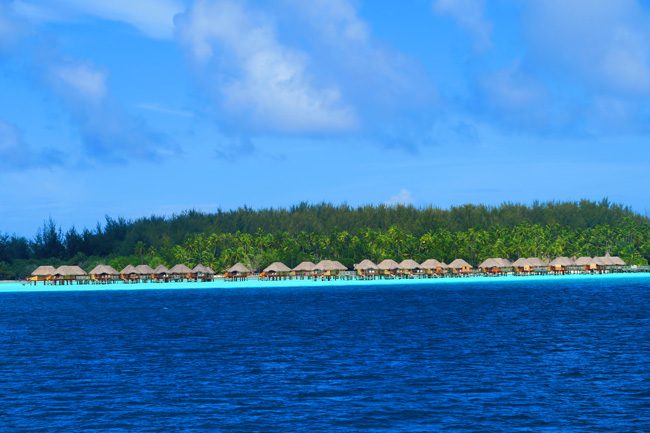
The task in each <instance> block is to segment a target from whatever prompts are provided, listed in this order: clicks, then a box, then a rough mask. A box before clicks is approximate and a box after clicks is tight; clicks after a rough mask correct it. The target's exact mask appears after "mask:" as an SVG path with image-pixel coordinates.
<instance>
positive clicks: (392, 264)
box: [377, 259, 399, 276]
mask: <svg viewBox="0 0 650 433" xmlns="http://www.w3.org/2000/svg"><path fill="white" fill-rule="evenodd" d="M377 268H378V269H379V272H380V273H381V274H382V275H383V276H393V275H395V274H397V271H398V270H399V263H397V262H396V261H395V260H393V259H384V260H382V261H381V262H379V263H378V264H377Z"/></svg>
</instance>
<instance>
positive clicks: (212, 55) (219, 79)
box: [177, 0, 356, 133]
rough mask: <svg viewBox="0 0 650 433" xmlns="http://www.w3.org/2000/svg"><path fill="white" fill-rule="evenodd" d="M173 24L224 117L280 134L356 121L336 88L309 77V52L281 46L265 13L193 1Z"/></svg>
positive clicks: (223, 1) (222, 0) (224, 2)
mask: <svg viewBox="0 0 650 433" xmlns="http://www.w3.org/2000/svg"><path fill="white" fill-rule="evenodd" d="M177 25H178V29H179V30H178V32H179V33H178V34H179V37H180V39H181V40H182V41H183V43H184V44H185V45H186V46H187V47H188V48H189V49H190V50H191V52H192V54H193V57H194V59H195V61H196V62H197V64H198V65H199V68H201V70H202V73H203V74H205V76H206V78H207V80H208V81H209V82H210V83H211V85H212V86H213V87H212V91H213V92H214V96H215V97H216V99H217V101H218V104H219V106H220V108H221V109H222V111H223V113H225V114H226V115H227V116H229V117H230V118H231V120H235V121H236V122H241V123H242V124H244V125H246V126H247V127H248V128H252V129H254V130H258V131H271V132H285V133H313V132H316V133H319V132H329V131H342V130H348V129H350V128H352V127H354V125H355V124H356V116H355V113H354V110H353V109H352V108H351V107H350V106H348V105H347V104H346V103H345V102H344V101H343V97H342V95H341V93H340V91H339V89H338V88H337V87H336V86H334V85H331V84H330V85H326V84H319V83H317V82H316V80H315V79H314V77H313V75H312V74H311V73H310V71H309V56H308V55H307V54H306V53H304V52H302V51H299V50H297V49H293V48H291V47H288V46H286V45H284V44H282V43H281V42H280V41H279V40H278V38H277V35H276V32H275V30H274V28H273V25H272V24H271V21H270V19H269V18H268V17H266V16H264V15H262V14H255V13H251V12H250V11H247V10H245V9H244V7H243V6H242V3H240V2H233V1H228V0H215V1H210V0H198V1H196V2H195V3H194V5H193V6H192V7H191V9H190V10H189V11H188V12H187V13H186V14H184V15H183V16H179V17H178V19H177Z"/></svg>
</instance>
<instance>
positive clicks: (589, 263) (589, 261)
mask: <svg viewBox="0 0 650 433" xmlns="http://www.w3.org/2000/svg"><path fill="white" fill-rule="evenodd" d="M575 265H576V266H577V267H579V268H581V269H582V270H585V271H594V270H596V269H597V268H598V265H597V264H596V263H595V262H594V259H593V258H591V257H578V258H577V259H576V260H575Z"/></svg>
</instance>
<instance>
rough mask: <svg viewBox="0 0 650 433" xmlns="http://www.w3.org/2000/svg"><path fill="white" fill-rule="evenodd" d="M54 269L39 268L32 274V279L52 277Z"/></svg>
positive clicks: (52, 267) (51, 267)
mask: <svg viewBox="0 0 650 433" xmlns="http://www.w3.org/2000/svg"><path fill="white" fill-rule="evenodd" d="M55 272H56V268H55V267H54V266H39V267H38V268H36V269H34V272H32V276H33V277H49V276H52V275H54V273H55Z"/></svg>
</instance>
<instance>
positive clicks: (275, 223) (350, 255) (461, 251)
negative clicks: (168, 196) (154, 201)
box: [0, 200, 650, 279]
mask: <svg viewBox="0 0 650 433" xmlns="http://www.w3.org/2000/svg"><path fill="white" fill-rule="evenodd" d="M605 252H610V253H611V254H613V255H619V256H621V257H622V258H623V259H624V260H626V261H627V262H630V263H634V264H647V263H648V260H649V259H650V220H649V219H648V218H647V217H644V216H642V215H639V214H636V213H635V212H633V211H632V210H631V209H629V208H628V207H625V206H621V205H618V204H612V203H610V202H609V201H608V200H602V201H599V202H592V201H586V200H583V201H580V202H548V203H534V204H532V205H529V206H526V205H521V204H512V203H505V204H502V205H500V206H494V207H491V206H483V205H464V206H458V207H452V208H450V209H440V208H435V207H425V208H416V207H413V206H383V205H380V206H362V207H356V208H355V207H350V206H347V205H340V206H334V205H331V204H327V203H322V204H306V203H301V204H300V205H297V206H294V207H291V208H288V209H262V210H253V209H250V208H247V207H244V208H240V209H236V210H231V211H218V212H216V213H203V212H198V211H188V212H185V213H182V214H180V215H175V216H172V217H169V218H165V217H158V216H152V217H147V218H141V219H137V220H133V221H128V220H125V219H123V218H118V219H113V218H110V217H107V218H106V221H105V222H104V224H98V225H97V226H96V227H95V228H94V229H84V230H81V231H78V230H76V229H75V228H71V229H70V230H68V231H66V232H63V231H62V229H61V228H60V227H58V226H57V224H56V223H55V222H54V221H52V220H48V221H46V222H45V223H44V224H43V226H42V227H41V228H40V229H39V231H38V232H37V234H36V235H35V236H34V237H33V238H32V239H28V238H25V237H21V236H16V235H8V234H0V279H5V278H22V277H24V276H26V275H27V274H29V273H30V272H31V271H32V270H33V268H34V267H35V265H38V264H44V263H51V264H54V265H57V264H62V263H67V264H79V265H80V266H82V267H84V268H89V267H92V266H94V265H95V264H97V263H100V262H101V263H108V264H110V265H112V266H114V267H115V268H117V269H121V268H122V267H124V266H125V265H126V264H128V263H132V264H138V263H147V264H150V265H152V266H156V265H158V264H165V265H167V266H171V265H173V264H175V263H179V262H182V263H186V264H188V265H191V266H193V265H195V264H197V263H203V264H206V265H210V266H212V267H213V268H214V269H215V270H223V269H224V268H226V267H228V266H230V265H232V264H234V263H235V262H237V261H241V262H244V263H245V264H247V265H248V266H251V267H253V268H257V269H261V268H263V267H264V266H266V265H268V264H269V263H271V262H273V261H282V262H284V263H286V264H288V265H290V266H293V265H296V264H297V263H299V262H300V261H303V260H311V261H318V260H320V259H322V258H334V259H337V260H340V261H341V262H342V263H344V264H345V265H347V266H352V264H354V263H358V262H359V261H360V260H362V259H364V258H369V259H372V260H381V259H383V258H393V259H396V260H401V259H404V258H413V259H415V260H418V261H422V260H425V259H427V258H437V259H439V260H444V261H451V260H453V259H454V258H456V257H461V258H464V259H466V260H468V261H470V263H473V264H477V263H479V262H480V261H482V260H484V259H485V258H487V257H505V258H517V257H529V256H537V257H555V256H559V255H565V256H581V255H588V256H594V255H602V254H604V253H605Z"/></svg>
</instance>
